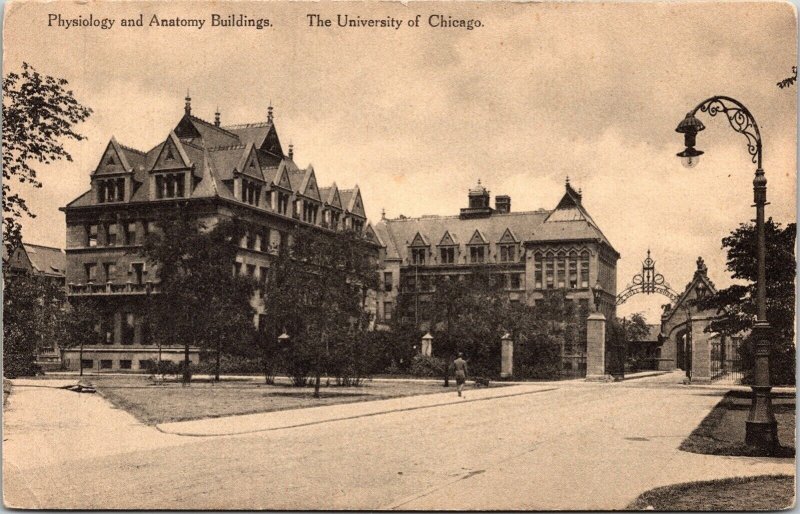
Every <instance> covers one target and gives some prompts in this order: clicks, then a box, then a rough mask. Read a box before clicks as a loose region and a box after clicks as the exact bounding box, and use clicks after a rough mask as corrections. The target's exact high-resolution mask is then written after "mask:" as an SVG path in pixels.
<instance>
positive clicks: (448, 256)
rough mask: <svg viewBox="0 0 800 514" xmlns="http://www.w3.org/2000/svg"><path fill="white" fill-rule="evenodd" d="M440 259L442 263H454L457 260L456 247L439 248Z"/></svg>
mask: <svg viewBox="0 0 800 514" xmlns="http://www.w3.org/2000/svg"><path fill="white" fill-rule="evenodd" d="M439 260H440V262H441V263H442V264H454V263H455V262H456V249H455V247H453V246H449V247H447V248H439Z"/></svg>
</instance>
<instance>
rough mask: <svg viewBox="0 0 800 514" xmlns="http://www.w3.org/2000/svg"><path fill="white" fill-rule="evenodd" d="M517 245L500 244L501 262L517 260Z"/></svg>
mask: <svg viewBox="0 0 800 514" xmlns="http://www.w3.org/2000/svg"><path fill="white" fill-rule="evenodd" d="M516 260H517V245H500V262H515V261H516Z"/></svg>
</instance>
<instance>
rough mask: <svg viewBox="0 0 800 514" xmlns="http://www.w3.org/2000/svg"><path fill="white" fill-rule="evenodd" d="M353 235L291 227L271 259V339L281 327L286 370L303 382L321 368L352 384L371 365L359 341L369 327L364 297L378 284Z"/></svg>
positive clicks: (370, 257)
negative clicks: (286, 343)
mask: <svg viewBox="0 0 800 514" xmlns="http://www.w3.org/2000/svg"><path fill="white" fill-rule="evenodd" d="M368 245H369V243H367V242H366V241H364V240H363V239H362V238H361V237H360V236H359V235H358V234H357V233H355V232H352V231H346V232H342V233H338V234H336V235H333V234H328V233H323V232H320V231H317V230H312V229H309V228H305V227H297V228H295V230H293V231H292V232H291V233H290V235H289V240H288V241H286V242H285V244H283V245H281V247H280V249H279V252H278V255H277V257H276V259H275V260H274V261H273V262H272V263H271V266H270V271H269V280H268V281H267V287H266V294H265V302H264V303H265V305H266V314H267V318H268V319H269V320H270V323H271V327H270V332H271V334H272V335H271V337H273V338H277V334H280V333H282V332H283V331H284V330H285V331H286V333H287V334H288V335H289V336H290V340H289V341H290V342H289V347H288V348H285V349H282V350H281V351H282V353H283V355H284V358H285V359H284V361H285V365H286V366H287V371H288V372H289V373H290V374H291V375H292V376H293V377H294V378H295V383H296V384H298V385H304V384H305V382H306V380H307V378H308V377H309V376H313V377H314V394H315V396H319V384H320V375H321V373H322V372H323V371H326V372H327V373H329V374H333V375H334V376H336V377H338V378H339V379H340V381H341V382H347V383H350V382H351V381H355V382H357V381H358V379H360V378H361V377H362V376H363V373H365V372H366V370H367V369H369V368H370V365H369V362H368V357H369V353H367V352H366V349H365V348H364V346H363V343H364V341H365V337H366V332H367V329H368V328H369V324H370V313H369V312H368V311H367V297H368V294H369V291H370V290H375V289H376V288H377V284H378V274H377V261H376V258H375V255H374V251H373V249H371V248H370V247H369V246H368Z"/></svg>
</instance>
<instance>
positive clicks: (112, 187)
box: [97, 178, 125, 203]
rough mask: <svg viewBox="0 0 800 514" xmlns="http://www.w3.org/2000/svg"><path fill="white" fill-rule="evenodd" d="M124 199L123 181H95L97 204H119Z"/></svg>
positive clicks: (116, 179)
mask: <svg viewBox="0 0 800 514" xmlns="http://www.w3.org/2000/svg"><path fill="white" fill-rule="evenodd" d="M124 199H125V179H124V178H115V179H104V180H98V181H97V203H107V202H121V201H123V200H124Z"/></svg>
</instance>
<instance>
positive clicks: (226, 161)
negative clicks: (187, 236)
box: [208, 145, 247, 180]
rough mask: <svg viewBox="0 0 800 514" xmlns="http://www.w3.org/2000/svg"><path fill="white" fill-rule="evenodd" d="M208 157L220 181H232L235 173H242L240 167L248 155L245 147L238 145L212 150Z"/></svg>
mask: <svg viewBox="0 0 800 514" xmlns="http://www.w3.org/2000/svg"><path fill="white" fill-rule="evenodd" d="M208 155H209V157H210V159H211V162H212V164H213V166H214V171H216V172H217V176H218V177H219V178H220V180H231V179H232V178H233V174H234V173H235V172H237V171H241V169H239V165H240V163H241V162H242V160H243V158H244V157H245V156H246V155H247V154H246V153H245V147H244V146H243V145H236V146H228V147H220V148H212V149H211V150H209V151H208Z"/></svg>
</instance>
